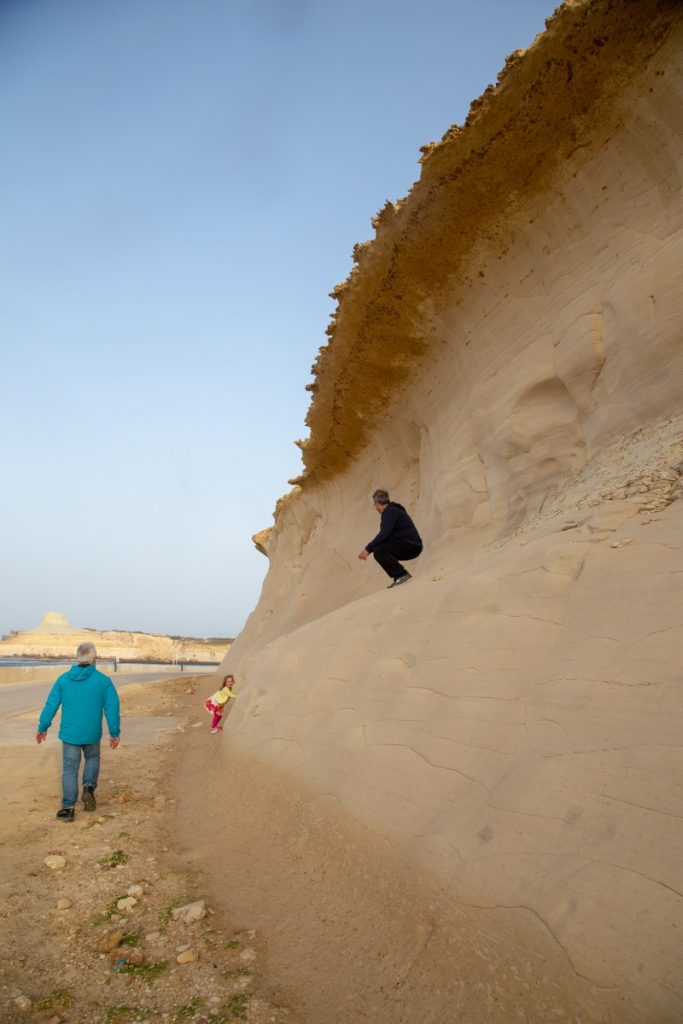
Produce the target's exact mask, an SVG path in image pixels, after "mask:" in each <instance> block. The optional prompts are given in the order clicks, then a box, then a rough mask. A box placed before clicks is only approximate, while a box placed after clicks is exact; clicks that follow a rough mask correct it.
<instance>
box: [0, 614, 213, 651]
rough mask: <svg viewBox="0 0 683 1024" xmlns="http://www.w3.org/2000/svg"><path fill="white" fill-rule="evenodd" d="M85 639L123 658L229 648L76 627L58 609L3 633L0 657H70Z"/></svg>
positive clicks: (191, 641) (117, 631)
mask: <svg viewBox="0 0 683 1024" xmlns="http://www.w3.org/2000/svg"><path fill="white" fill-rule="evenodd" d="M87 640H89V641H91V642H92V643H94V644H95V646H96V648H97V654H98V657H100V658H108V659H113V658H116V657H118V658H120V659H121V660H124V661H125V660H143V661H144V660H149V661H218V660H219V659H220V658H223V657H224V656H225V654H226V652H227V651H228V650H229V648H230V641H229V640H225V641H220V640H197V639H192V638H188V637H172V636H164V635H163V634H161V633H129V632H124V631H122V630H107V631H99V630H95V629H79V628H77V627H76V626H72V625H71V623H70V622H69V620H68V619H67V617H66V615H63V614H62V613H61V612H46V613H45V615H44V616H43V618H42V620H41V621H40V622H39V623H38V625H37V626H35V627H34V628H33V629H30V630H26V631H24V632H21V631H18V630H15V631H13V632H12V633H10V634H9V635H8V636H6V637H3V639H2V640H0V657H6V658H13V657H25V658H73V657H74V655H75V653H76V649H77V647H78V645H79V644H81V643H83V642H85V641H87Z"/></svg>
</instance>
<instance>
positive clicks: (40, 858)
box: [0, 677, 300, 1024]
mask: <svg viewBox="0 0 683 1024" xmlns="http://www.w3.org/2000/svg"><path fill="white" fill-rule="evenodd" d="M198 686H199V688H200V689H199V691H198V692H197V693H196V695H195V693H194V692H193V691H195V690H196V689H197V687H198ZM202 687H204V688H205V687H206V680H201V677H200V678H199V679H192V678H188V677H184V678H182V679H171V680H167V681H165V682H163V683H162V682H157V683H152V684H147V685H145V686H144V687H131V688H129V689H128V688H127V689H126V691H124V693H123V694H122V705H123V714H124V723H123V742H122V745H121V747H120V748H119V749H118V750H117V751H111V750H110V749H109V748H108V746H103V759H102V772H101V779H100V785H99V787H98V791H97V798H98V807H97V810H96V811H95V812H94V813H90V814H88V813H86V812H85V811H83V810H82V809H81V807H80V805H79V806H78V807H77V813H76V820H75V822H74V823H72V824H66V823H63V822H60V821H57V820H56V818H55V812H56V810H57V808H58V807H59V799H60V756H61V750H60V744H59V742H58V741H57V740H56V735H53V733H54V730H53V731H52V732H51V734H50V737H49V741H48V743H47V744H45V745H44V746H43V747H40V748H39V747H37V746H36V745H35V744H34V745H33V746H29V745H28V744H27V743H26V742H25V740H24V741H22V739H21V738H20V735H19V733H17V738H16V742H14V743H12V745H5V746H4V747H3V750H2V752H1V753H0V779H1V781H0V795H1V798H2V804H1V805H2V807H3V810H4V812H5V813H4V814H3V815H2V817H1V818H0V878H2V882H1V883H0V918H1V919H2V928H1V929H0V962H1V963H2V971H1V973H0V1020H2V1021H3V1022H4V1024H15V1022H19V1021H21V1022H27V1021H40V1022H41V1024H42V1022H50V1024H134V1022H141V1021H146V1022H150V1024H161V1022H163V1024H166V1022H168V1024H181V1022H187V1024H192V1022H194V1024H200V1022H201V1024H227V1022H229V1021H235V1020H244V1021H246V1022H247V1024H249V1022H251V1024H266V1022H267V1024H298V1022H299V1021H300V1018H299V1016H298V1015H297V1014H295V1013H293V1012H292V1011H291V1010H290V1009H289V1008H287V1007H286V1006H284V1005H282V1002H281V1000H280V999H278V998H277V996H276V995H275V994H274V993H273V992H272V991H270V990H268V989H267V986H266V982H265V979H264V969H265V959H266V949H265V942H264V940H263V938H262V937H261V936H260V935H259V934H257V933H256V932H254V931H251V930H249V929H248V922H247V927H244V923H243V922H242V928H241V930H239V931H236V929H235V925H234V923H232V922H231V921H229V920H228V919H227V918H226V916H225V913H224V911H221V910H220V909H219V908H214V907H212V906H211V903H210V902H209V901H208V900H204V890H205V886H204V887H203V885H202V878H201V876H199V875H197V874H196V873H194V872H192V871H190V870H188V869H187V868H186V866H185V865H184V864H183V862H182V860H181V859H180V858H179V857H177V855H175V854H174V852H173V842H172V837H171V834H170V828H171V823H172V815H173V801H172V799H171V797H170V780H171V775H172V772H173V767H174V764H175V760H176V759H175V756H174V737H176V736H177V735H178V730H179V729H180V730H183V731H184V730H186V729H192V728H206V727H207V725H208V723H207V722H205V721H204V718H205V717H206V716H201V702H200V696H201V693H202V690H201V688H202ZM198 709H199V710H198ZM21 717H22V719H24V721H26V722H27V723H28V721H29V718H30V720H31V721H33V718H34V716H33V715H32V714H31V715H30V716H28V715H22V716H21ZM127 722H128V725H129V726H131V728H130V729H128V733H129V734H131V739H132V735H134V736H135V739H134V741H133V742H130V740H129V741H128V742H127V741H126V737H127V731H126V723H127ZM22 724H23V723H22ZM15 725H16V723H15ZM31 729H33V726H32V727H31ZM209 740H210V741H212V742H220V737H215V738H214V737H211V738H210V737H208V736H207V741H209ZM10 743H11V740H10ZM208 782H209V780H207V789H206V792H205V793H198V794H197V799H198V800H203V801H206V806H207V813H212V812H213V808H214V806H215V803H214V798H213V795H212V794H213V787H211V786H210V785H209V784H208ZM52 858H55V859H52ZM62 861H63V863H62ZM49 864H53V865H56V866H52V867H51V866H49ZM216 866H217V870H218V871H222V870H226V871H227V870H229V865H221V854H220V849H217V850H216ZM120 900H126V901H127V902H126V903H123V904H120V903H119V901H120ZM202 901H203V902H202ZM190 904H195V907H194V909H193V910H191V911H187V912H184V913H183V912H181V910H180V908H182V907H184V906H188V905H190ZM174 911H175V912H176V913H175V915H174ZM193 916H194V917H196V918H197V919H196V920H194V921H191V920H189V919H188V918H192V917H193ZM175 918H178V919H175ZM183 918H185V920H183ZM183 961H186V962H183Z"/></svg>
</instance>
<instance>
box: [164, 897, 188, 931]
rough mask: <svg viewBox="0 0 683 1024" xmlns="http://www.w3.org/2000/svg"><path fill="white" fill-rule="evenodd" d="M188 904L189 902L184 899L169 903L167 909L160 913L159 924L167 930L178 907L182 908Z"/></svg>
mask: <svg viewBox="0 0 683 1024" xmlns="http://www.w3.org/2000/svg"><path fill="white" fill-rule="evenodd" d="M187 902H188V901H187V900H182V899H180V900H173V902H172V903H169V904H168V906H167V907H164V908H163V909H162V910H160V911H159V924H160V925H161V927H162V928H166V927H167V925H168V924H169V922H170V920H171V916H172V914H173V911H174V910H175V908H176V907H182V906H183V904H184V903H187Z"/></svg>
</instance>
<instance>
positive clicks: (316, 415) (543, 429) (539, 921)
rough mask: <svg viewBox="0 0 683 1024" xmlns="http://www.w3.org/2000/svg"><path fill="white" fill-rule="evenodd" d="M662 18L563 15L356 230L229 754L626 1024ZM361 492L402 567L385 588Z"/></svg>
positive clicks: (645, 805) (646, 963)
mask: <svg viewBox="0 0 683 1024" xmlns="http://www.w3.org/2000/svg"><path fill="white" fill-rule="evenodd" d="M681 16H682V15H681V8H680V5H678V4H672V3H659V2H645V0H643V2H637V3H632V4H629V3H623V2H611V0H597V2H594V3H575V4H572V5H568V6H567V7H565V8H563V9H562V10H561V11H560V13H559V14H558V15H557V16H556V17H555V18H554V19H553V21H552V23H551V25H550V28H549V31H548V32H547V33H546V34H545V35H544V36H543V37H542V38H541V39H539V40H538V42H537V43H536V44H535V46H534V47H533V48H532V50H531V51H529V53H528V54H526V55H524V56H520V55H516V56H515V58H514V60H512V61H510V62H509V65H508V67H507V69H506V72H505V73H504V76H503V77H502V78H501V83H500V85H499V87H498V89H497V90H496V92H495V93H493V94H491V95H489V96H487V97H485V98H484V100H483V101H482V102H480V103H478V104H476V105H474V107H473V111H472V113H471V116H470V118H469V120H468V125H467V126H466V128H465V129H464V130H463V131H458V132H452V133H447V136H446V137H445V138H444V141H443V142H442V143H441V144H440V145H439V146H437V147H428V148H427V152H426V159H425V163H424V170H423V174H422V178H421V180H420V182H419V183H418V184H417V185H416V186H415V188H414V189H413V190H412V192H411V194H410V195H409V196H408V197H407V198H406V199H405V200H403V201H401V202H400V203H399V204H397V206H396V207H392V208H391V209H389V210H386V211H383V214H382V215H380V216H379V217H378V218H377V223H376V228H377V238H376V240H375V241H374V242H372V243H371V244H370V245H368V246H367V247H363V248H362V249H361V250H359V252H358V253H357V257H358V259H357V267H356V268H355V269H354V272H353V273H352V275H351V278H350V279H349V281H348V282H347V283H346V285H344V286H340V287H339V288H338V289H336V291H335V294H336V296H337V297H338V298H339V299H340V305H339V310H338V313H337V315H336V318H335V323H334V325H333V327H334V329H333V330H332V331H331V336H332V340H331V343H330V345H329V347H328V348H327V349H325V350H324V351H323V353H322V354H321V357H320V359H319V363H318V374H317V378H316V382H315V385H314V387H313V390H314V400H313V403H312V407H311V413H310V416H309V422H310V425H311V438H310V440H309V441H308V442H306V443H305V444H304V459H305V465H306V470H305V473H304V474H303V476H302V478H301V479H300V480H299V481H298V487H297V489H296V491H295V492H294V493H292V494H291V495H289V496H288V497H287V498H286V499H284V500H283V501H282V502H281V503H280V505H279V508H278V514H277V518H276V521H275V524H274V526H273V528H272V531H271V532H270V534H269V535H268V539H267V553H268V557H269V559H270V570H269V573H268V577H267V579H266V582H265V584H264V588H263V592H262V596H261V599H260V602H259V605H258V607H257V608H256V610H255V612H254V613H253V614H252V616H251V618H250V620H249V622H248V624H247V627H246V628H245V630H244V632H243V634H242V635H241V636H240V637H239V638H238V640H237V642H236V644H235V645H234V647H233V650H232V651H231V659H230V664H231V666H232V667H234V668H235V670H236V672H237V673H238V675H239V677H240V679H241V680H242V688H241V691H240V700H239V702H237V703H238V706H236V707H235V709H234V712H233V714H232V716H231V720H230V730H229V734H230V735H229V745H226V747H225V756H226V757H236V758H239V759H241V760H242V763H243V764H244V765H246V766H247V767H245V768H244V772H245V773H246V774H245V778H248V779H251V782H246V783H245V787H247V788H249V787H250V786H252V789H251V790H250V791H251V792H252V793H254V792H256V791H257V789H258V783H259V774H260V773H261V774H262V775H263V777H264V778H265V777H266V776H267V777H268V779H269V785H271V786H272V787H273V789H272V791H273V792H274V793H277V792H278V786H279V787H280V789H281V793H282V794H285V793H292V792H297V791H299V790H300V792H301V793H302V794H304V793H305V794H306V803H305V805H306V806H313V805H315V802H316V800H318V799H319V800H320V802H321V806H322V804H323V802H324V805H325V807H326V808H327V807H328V806H329V807H332V808H334V812H332V811H331V812H330V814H331V815H333V814H337V815H338V818H339V821H340V822H341V821H342V819H344V820H350V821H352V822H354V823H357V824H358V825H359V827H362V828H366V829H367V830H368V834H371V835H372V836H373V837H379V839H380V840H381V841H382V842H383V843H384V844H385V846H384V847H383V848H385V849H386V848H390V849H392V850H394V851H400V854H401V857H403V858H405V860H406V862H407V863H408V864H410V865H411V866H412V868H413V869H414V871H415V872H416V875H417V874H419V873H420V872H422V871H424V872H426V873H428V874H429V876H430V878H432V879H438V881H439V884H440V886H441V887H442V888H441V892H442V893H443V894H445V895H444V897H443V898H444V900H447V899H449V898H451V899H452V900H453V901H454V903H456V904H459V905H467V906H468V907H470V908H472V907H475V908H482V914H484V915H485V911H484V909H483V908H489V910H490V911H494V910H495V908H506V910H505V920H506V922H507V923H508V924H509V923H510V921H512V922H513V923H514V927H515V929H516V932H517V937H518V940H519V943H520V947H519V949H518V950H514V951H513V950H511V949H508V952H507V953H504V954H501V957H502V959H498V960H497V968H498V969H500V970H502V969H503V964H504V959H505V956H506V955H509V957H510V963H511V964H513V965H514V964H515V963H517V961H518V960H519V957H522V956H523V954H522V953H521V952H520V950H523V949H524V948H527V945H528V948H531V947H532V946H533V944H534V942H536V941H537V940H538V941H541V937H543V939H544V941H545V940H548V941H549V942H550V943H551V945H552V946H553V948H554V949H555V950H556V951H557V952H558V957H559V960H558V963H559V962H564V964H565V966H566V967H567V970H568V974H569V975H571V976H572V977H574V978H575V979H576V978H581V979H584V980H585V981H586V984H587V985H589V986H590V985H594V986H596V987H599V988H600V989H601V990H606V989H611V990H612V991H613V992H616V993H617V994H619V995H620V996H623V1003H622V1004H621V1005H620V1006H618V1007H616V1008H615V1006H612V1007H611V1009H610V1008H608V1009H606V1010H605V1011H604V1012H605V1014H606V1015H607V1016H606V1018H605V1019H614V1020H617V1019H618V1020H619V1021H621V1022H624V1021H629V1022H630V1021H637V1022H639V1024H645V1022H651V1021H652V1020H660V1021H666V1022H669V1021H671V1022H673V1021H674V1020H678V1019H681V1017H683V986H682V983H681V979H682V978H683V970H681V967H682V966H683V965H682V964H681V947H680V943H679V942H678V941H677V940H676V938H675V936H676V935H677V934H679V933H680V928H681V927H683V917H682V914H681V906H682V904H681V893H682V892H683V857H681V830H680V821H681V817H682V816H683V804H682V798H681V787H680V772H681V770H683V763H682V762H681V757H680V750H681V748H680V735H681V728H682V725H683V694H682V691H681V687H680V682H679V681H680V650H681V641H682V640H683V627H682V626H681V613H680V609H681V607H682V606H683V603H682V601H681V596H682V595H681V587H682V582H681V581H683V542H682V540H681V538H682V536H683V504H682V503H681V502H680V501H678V500H677V499H678V498H679V497H680V494H681V465H682V463H683V288H682V287H681V267H682V266H683V201H682V196H681V174H682V172H683V139H682V135H681V113H680V112H681V109H682V107H681V102H682V100H683V83H682V77H681V63H682V55H683V28H682V25H681ZM591 83H592V84H591ZM387 380H389V385H388V386H385V384H386V381H387ZM377 486H383V487H386V488H387V489H388V490H389V491H390V493H391V494H392V497H395V498H396V500H398V501H401V502H402V503H403V504H405V505H406V506H407V507H408V508H409V510H410V511H411V513H412V514H413V515H414V518H415V520H416V522H417V524H418V527H419V528H420V532H421V533H422V535H423V537H424V539H425V542H426V548H425V553H424V554H423V556H422V557H421V558H420V559H419V560H418V561H417V562H415V563H412V564H411V571H412V572H413V574H414V577H415V578H414V580H413V581H412V582H411V583H410V584H409V586H405V587H401V588H400V589H399V590H394V591H386V590H385V589H384V587H385V583H386V580H385V578H384V576H383V575H382V573H381V571H380V570H379V568H378V567H376V566H375V565H374V564H373V562H372V560H370V562H369V563H367V564H364V563H361V562H358V561H357V559H356V557H355V556H356V552H357V551H358V550H359V548H360V547H361V546H362V545H363V544H364V543H366V542H367V541H368V540H369V539H370V538H371V537H372V536H373V535H374V533H375V532H376V529H377V519H376V514H375V513H374V511H373V509H372V506H371V501H370V495H371V493H372V491H373V489H374V488H375V487H377ZM261 548H262V550H266V545H265V544H261ZM413 565H414V566H415V569H413ZM231 763H233V762H231ZM273 780H275V781H273ZM297 787H298V789H297ZM245 791H246V790H245ZM282 798H283V799H284V796H283V797H282ZM273 799H274V802H275V803H277V799H276V798H273ZM302 799H303V798H302ZM231 806H232V810H233V812H234V813H233V815H232V817H231V825H230V827H231V828H233V829H235V831H239V813H240V809H239V803H238V800H237V798H236V801H235V804H233V805H231ZM248 813H249V808H248V804H247V803H245V807H244V815H247V814H248ZM235 815H237V817H235ZM312 818H314V815H313V816H312ZM212 827H213V823H212ZM302 827H303V826H302ZM316 827H317V826H316V824H315V821H314V820H311V819H309V818H307V819H306V828H307V829H308V830H309V832H307V833H306V834H307V835H309V836H312V835H313V834H315V830H316ZM339 827H340V829H341V825H340V826H339ZM292 828H293V830H294V831H296V825H292ZM321 828H322V827H321ZM325 828H326V829H328V832H329V831H330V830H331V826H329V825H326V826H325ZM226 841H229V840H226ZM319 841H320V843H321V844H324V842H325V839H324V836H323V835H322V831H321V835H320V836H319ZM226 849H229V848H226ZM280 853H281V851H279V854H280ZM331 862H332V863H333V862H334V854H332V855H331ZM347 882H348V879H347ZM329 884H330V885H332V884H333V883H332V882H330V883H329ZM227 887H228V889H229V888H230V880H229V879H228V880H227ZM348 887H349V890H352V888H353V885H352V884H351V883H350V882H349V883H348ZM433 913H434V914H435V915H437V911H436V910H433ZM482 920H484V918H483V917H482ZM489 920H490V921H493V920H497V919H496V918H495V915H494V917H491V918H489ZM482 927H487V926H485V925H482ZM491 927H493V926H492V925H491ZM677 929H678V931H677ZM310 953H311V955H312V956H313V957H315V955H316V952H315V950H312V951H310ZM518 954H519V955H518ZM283 955H284V954H283ZM516 958H517V959H516ZM516 969H517V968H515V970H516ZM561 970H562V968H561V966H557V971H558V972H561ZM591 991H592V992H596V991H597V988H595V989H592V990H591ZM510 992H512V989H510ZM499 995H500V999H501V1007H502V1009H501V1013H502V1014H503V1016H502V1017H501V1018H500V1019H501V1020H503V1019H512V1017H511V1015H510V1007H511V1006H512V1005H513V1001H512V1002H510V1001H508V1003H506V1002H505V1000H506V999H509V1000H512V995H509V996H506V995H505V993H503V994H499ZM584 997H585V991H583V995H581V996H580V997H578V998H584ZM506 1007H507V1010H506V1012H508V1016H507V1017H505V1013H504V1012H503V1011H504V1010H505V1008H506ZM546 1010H547V1012H548V1013H550V1012H551V1011H550V1010H549V1009H548V1008H546ZM539 1013H540V1011H539ZM610 1014H611V1016H610ZM588 1016H589V1017H590V1013H589V1015H588ZM377 1019H378V1020H379V1019H381V1018H380V1017H379V1016H378V1018H377ZM491 1019H494V1018H491ZM495 1019H496V1020H497V1019H499V1018H495ZM529 1019H534V1020H541V1019H547V1018H543V1017H541V1016H538V1017H530V1018H529ZM591 1019H592V1018H591ZM596 1019H599V1018H597V1017H596Z"/></svg>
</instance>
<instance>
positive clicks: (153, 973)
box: [117, 960, 168, 981]
mask: <svg viewBox="0 0 683 1024" xmlns="http://www.w3.org/2000/svg"><path fill="white" fill-rule="evenodd" d="M167 967H168V964H167V963H166V961H165V960H160V961H159V962H158V963H156V964H123V965H122V966H121V967H119V969H118V971H117V973H118V974H130V976H131V977H133V978H140V979H141V980H142V981H155V979H156V978H158V977H159V975H160V974H163V973H164V971H165V970H166V968H167Z"/></svg>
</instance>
